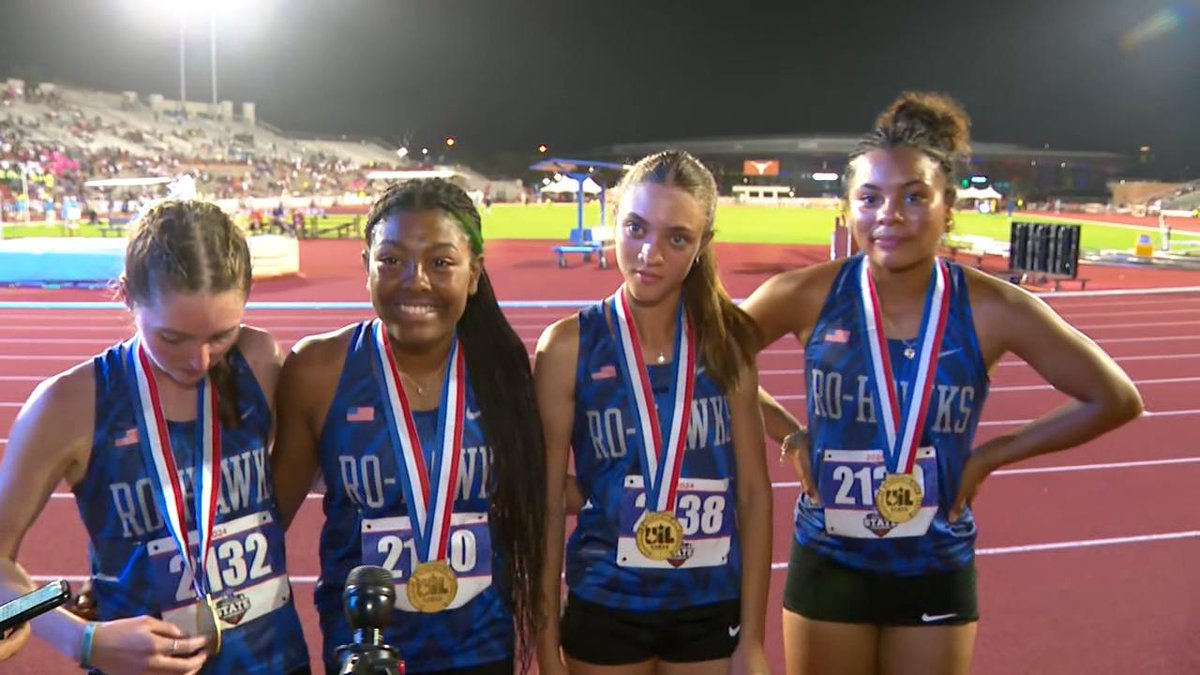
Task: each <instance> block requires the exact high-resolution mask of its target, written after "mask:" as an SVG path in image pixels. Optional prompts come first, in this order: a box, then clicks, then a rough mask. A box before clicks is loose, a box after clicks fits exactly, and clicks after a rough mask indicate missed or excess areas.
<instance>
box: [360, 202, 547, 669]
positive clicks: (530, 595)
mask: <svg viewBox="0 0 1200 675" xmlns="http://www.w3.org/2000/svg"><path fill="white" fill-rule="evenodd" d="M432 209H436V210H440V211H442V212H444V213H445V214H446V215H448V216H450V217H451V218H453V219H454V220H455V222H457V223H458V224H459V227H460V228H461V229H462V230H463V232H464V233H466V235H467V237H468V238H469V239H470V241H471V252H472V254H473V255H475V256H479V255H482V253H483V234H482V224H481V221H480V217H479V211H478V210H477V209H476V208H475V203H474V202H472V201H471V198H470V197H469V196H468V195H467V194H466V192H464V191H463V190H462V189H461V188H459V187H458V186H456V185H454V184H453V183H450V182H448V181H444V180H441V179H425V180H415V181H409V182H405V183H398V184H393V185H391V186H389V187H388V189H387V190H386V191H385V192H384V194H383V196H381V197H380V198H379V200H378V201H376V202H375V205H374V206H373V207H372V208H371V211H370V213H369V214H368V216H367V226H366V239H367V245H368V246H370V245H371V243H372V236H373V235H374V230H375V227H376V225H378V224H379V222H380V221H382V220H383V219H384V218H385V217H387V215H388V214H391V213H393V212H396V211H426V210H432ZM458 337H459V342H460V344H461V345H462V349H463V354H464V356H465V358H466V362H467V370H468V372H469V373H470V377H471V386H472V388H473V389H474V391H475V398H476V400H477V401H478V402H479V409H480V413H481V419H482V422H483V429H484V433H485V435H486V437H487V442H488V444H489V445H490V446H491V448H492V452H491V458H490V461H491V471H490V472H489V473H488V474H487V475H489V476H491V482H490V484H489V485H488V494H489V495H491V500H490V503H489V506H488V511H489V514H488V515H489V520H490V522H491V526H492V532H493V533H494V534H495V535H496V542H497V544H498V550H499V551H501V552H502V554H503V563H504V568H503V569H502V570H501V571H500V572H501V574H500V575H498V578H497V582H498V585H500V586H501V587H502V588H504V587H511V591H510V593H511V595H510V601H511V603H512V608H513V615H514V618H515V623H516V633H517V656H518V661H519V663H520V665H521V671H522V672H525V671H527V670H528V668H529V665H530V663H531V661H532V655H533V644H534V642H533V640H534V635H535V634H536V632H537V630H538V629H539V628H540V627H541V625H542V622H543V617H542V616H541V615H540V613H539V612H540V607H541V595H542V594H541V575H542V553H543V548H544V541H545V528H544V523H543V518H544V516H545V489H546V463H545V462H546V460H545V449H544V443H543V439H542V427H541V421H540V419H539V417H538V413H537V406H536V405H535V404H534V401H536V400H537V399H536V396H535V394H534V388H533V373H532V370H531V369H530V366H529V352H528V351H527V350H526V349H525V343H523V342H522V341H521V338H520V337H519V336H518V335H517V333H516V331H514V330H513V328H512V326H511V325H509V323H508V320H507V319H506V318H505V317H504V313H503V312H502V311H501V309H500V304H499V302H497V300H496V294H495V292H494V290H493V289H492V283H491V280H490V279H489V278H488V274H487V270H486V269H484V270H483V271H482V273H481V274H480V278H479V286H478V289H477V290H476V292H475V294H474V295H472V296H471V297H470V298H469V299H468V300H467V306H466V309H465V310H464V312H463V315H462V318H460V319H459V321H458Z"/></svg>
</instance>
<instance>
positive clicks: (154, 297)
mask: <svg viewBox="0 0 1200 675" xmlns="http://www.w3.org/2000/svg"><path fill="white" fill-rule="evenodd" d="M250 281H251V269H250V246H249V244H247V243H246V237H245V235H244V234H242V231H241V230H239V229H238V228H237V226H235V225H234V224H233V220H232V219H230V218H229V216H228V215H227V214H226V213H225V212H224V211H222V210H221V209H220V207H218V206H217V205H216V204H210V203H208V202H201V201H192V200H189V201H166V202H163V203H161V204H159V205H157V206H155V207H154V208H152V209H150V211H149V212H148V213H146V215H145V216H143V217H142V218H140V219H138V221H137V222H136V223H135V224H134V227H133V231H132V232H131V233H130V235H129V244H128V245H127V246H126V247H125V273H124V274H122V275H121V278H120V286H121V289H122V290H123V292H124V294H125V298H126V299H127V300H128V301H129V302H130V303H131V304H134V305H142V306H147V305H152V304H154V303H156V302H159V301H160V300H162V298H163V296H164V295H166V294H167V293H208V294H214V295H215V294H219V293H225V292H227V291H237V292H238V293H241V295H242V298H243V299H245V298H246V297H247V296H248V295H249V294H250ZM208 372H209V375H210V376H211V377H212V379H213V383H214V384H215V385H216V388H217V401H218V403H217V406H218V407H217V411H218V416H219V417H220V420H221V424H222V425H224V426H226V427H228V428H236V427H238V426H239V425H240V424H241V416H240V415H239V414H238V387H237V376H236V375H235V374H234V372H233V368H232V367H230V365H229V360H228V355H227V356H226V357H225V358H223V359H221V360H220V361H218V362H216V363H214V364H213V365H212V367H211V368H209V371H208Z"/></svg>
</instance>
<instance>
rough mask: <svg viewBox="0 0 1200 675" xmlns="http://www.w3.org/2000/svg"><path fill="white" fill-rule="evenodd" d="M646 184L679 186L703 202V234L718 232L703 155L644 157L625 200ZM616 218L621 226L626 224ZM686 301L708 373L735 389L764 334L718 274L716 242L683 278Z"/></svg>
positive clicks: (627, 179)
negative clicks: (734, 298) (732, 297)
mask: <svg viewBox="0 0 1200 675" xmlns="http://www.w3.org/2000/svg"><path fill="white" fill-rule="evenodd" d="M642 183H652V184H654V185H664V186H668V187H674V188H678V189H680V190H683V191H684V192H686V193H687V194H689V195H691V196H692V198H694V199H695V200H696V201H697V202H699V203H700V209H701V211H703V213H704V233H705V234H712V233H713V223H714V220H715V219H716V214H717V183H716V181H715V180H714V179H713V175H712V173H710V172H709V170H708V169H707V168H705V166H704V165H703V164H701V163H700V160H698V159H696V158H695V157H693V156H692V155H690V154H688V153H687V152H684V151H682V150H667V151H664V152H660V153H657V154H653V155H649V156H647V157H643V158H642V159H641V160H640V161H638V163H637V164H634V165H633V168H632V169H630V170H629V171H628V172H627V173H626V174H625V176H624V177H623V178H622V179H621V182H620V183H619V184H618V185H617V188H616V194H617V198H616V199H615V200H613V201H614V203H616V204H620V201H621V196H622V195H624V194H625V192H626V191H627V190H628V189H629V188H631V187H633V186H635V185H639V184H642ZM623 226H624V225H623V224H622V223H617V227H623ZM683 304H684V306H685V307H686V308H687V312H688V316H689V317H691V320H692V324H693V326H694V327H695V329H696V338H697V339H696V342H697V344H698V345H699V347H700V356H701V358H702V361H703V363H704V365H705V367H706V368H707V369H708V372H709V374H710V375H711V376H712V377H713V379H715V380H716V381H717V382H718V383H720V385H721V387H722V388H723V389H724V390H725V391H727V392H728V391H733V390H734V389H735V388H736V387H737V384H738V380H739V379H740V377H741V374H742V372H743V371H744V370H745V369H746V368H749V367H751V366H752V365H753V364H754V354H755V346H756V345H757V343H758V341H759V339H760V337H759V332H758V328H757V327H756V326H755V324H754V320H753V319H751V318H750V317H749V315H747V314H746V313H745V312H743V311H742V310H741V308H739V307H738V306H737V305H735V304H734V303H733V300H732V299H731V298H730V297H729V292H728V291H726V290H725V286H724V284H722V283H721V278H720V277H719V276H717V256H716V253H714V252H713V246H712V243H711V241H710V242H709V244H708V245H707V246H705V247H704V250H703V252H701V254H700V257H699V258H698V259H697V260H696V263H695V264H694V265H692V268H691V270H689V271H688V274H687V277H685V278H684V280H683Z"/></svg>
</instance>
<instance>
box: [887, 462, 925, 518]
mask: <svg viewBox="0 0 1200 675" xmlns="http://www.w3.org/2000/svg"><path fill="white" fill-rule="evenodd" d="M924 498H925V491H924V490H923V489H922V488H921V484H920V483H918V482H917V479H916V478H913V477H912V476H911V475H910V474H907V473H890V474H888V476H887V478H885V479H884V480H883V485H880V486H879V491H878V492H876V493H875V509H876V510H878V511H879V515H881V516H883V517H884V519H885V520H888V521H891V522H893V523H907V522H908V521H910V520H912V519H913V518H915V517H916V515H917V513H919V512H920V511H921V500H922V499H924Z"/></svg>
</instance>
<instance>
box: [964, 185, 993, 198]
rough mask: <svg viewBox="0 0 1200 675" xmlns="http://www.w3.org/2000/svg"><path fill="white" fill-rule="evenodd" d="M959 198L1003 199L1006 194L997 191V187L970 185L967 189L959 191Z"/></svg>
mask: <svg viewBox="0 0 1200 675" xmlns="http://www.w3.org/2000/svg"><path fill="white" fill-rule="evenodd" d="M958 198H959V199H1003V198H1004V195H1002V194H1000V193H999V192H996V188H994V187H992V186H990V185H989V186H987V187H986V188H977V187H969V188H967V189H965V190H959V191H958Z"/></svg>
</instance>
